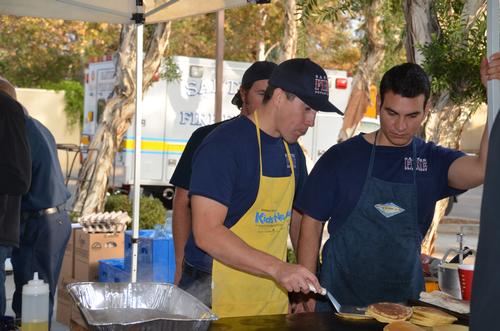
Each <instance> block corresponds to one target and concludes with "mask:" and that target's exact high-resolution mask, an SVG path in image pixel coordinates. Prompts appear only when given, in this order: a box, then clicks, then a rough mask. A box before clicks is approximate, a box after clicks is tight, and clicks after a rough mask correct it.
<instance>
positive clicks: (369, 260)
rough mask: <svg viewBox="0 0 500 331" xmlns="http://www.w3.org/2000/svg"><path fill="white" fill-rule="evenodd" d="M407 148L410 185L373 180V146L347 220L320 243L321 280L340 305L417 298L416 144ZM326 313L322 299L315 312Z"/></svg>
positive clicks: (326, 305)
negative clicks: (409, 165)
mask: <svg viewBox="0 0 500 331" xmlns="http://www.w3.org/2000/svg"><path fill="white" fill-rule="evenodd" d="M377 134H378V132H377ZM376 141H377V135H376V136H375V142H376ZM412 147H413V159H412V162H413V183H410V184H406V183H404V184H403V183H392V182H387V181H383V180H380V179H378V178H375V177H373V176H372V172H373V164H374V160H375V149H376V146H375V144H373V147H372V150H371V155H370V163H369V166H368V172H367V176H366V182H365V184H364V187H363V190H362V193H361V197H360V199H359V201H358V203H357V205H356V207H355V208H354V210H353V211H352V213H351V214H350V215H349V217H348V219H347V220H346V222H345V223H344V224H343V225H342V226H341V227H340V229H338V231H337V232H336V233H334V235H333V236H332V237H331V238H330V239H329V240H328V241H327V242H326V244H325V247H324V249H323V264H322V267H321V273H320V282H321V285H322V286H323V287H326V288H327V289H328V290H330V292H332V294H333V295H334V296H335V297H336V298H337V300H338V301H339V302H340V304H345V305H362V306H366V305H368V304H371V303H375V302H381V301H390V302H406V301H407V300H408V299H416V298H418V297H419V294H420V292H421V291H422V290H423V289H424V278H423V274H422V268H421V265H420V258H419V257H420V249H421V241H422V236H421V234H420V231H419V228H418V222H417V185H416V164H417V162H416V146H415V140H413V143H412ZM331 310H332V307H331V306H330V305H329V303H328V302H326V301H318V302H317V304H316V311H331Z"/></svg>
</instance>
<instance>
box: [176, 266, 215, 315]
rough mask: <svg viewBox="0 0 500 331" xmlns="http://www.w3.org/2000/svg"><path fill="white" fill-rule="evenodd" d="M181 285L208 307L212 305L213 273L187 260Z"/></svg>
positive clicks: (183, 268) (183, 267)
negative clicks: (202, 269) (200, 268)
mask: <svg viewBox="0 0 500 331" xmlns="http://www.w3.org/2000/svg"><path fill="white" fill-rule="evenodd" d="M179 287H180V288H181V289H183V290H184V291H186V292H188V293H189V294H191V295H192V296H194V297H195V298H197V299H198V300H200V301H201V302H203V303H204V304H205V305H206V306H207V307H209V308H210V307H212V275H211V274H209V273H206V272H204V271H201V270H199V269H197V268H196V267H193V266H192V265H190V264H189V263H187V262H185V261H184V263H183V265H182V276H181V280H180V281H179Z"/></svg>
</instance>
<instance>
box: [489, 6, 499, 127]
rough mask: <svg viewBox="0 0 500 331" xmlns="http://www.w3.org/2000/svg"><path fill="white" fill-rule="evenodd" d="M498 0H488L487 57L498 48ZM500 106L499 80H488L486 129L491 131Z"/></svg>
mask: <svg viewBox="0 0 500 331" xmlns="http://www.w3.org/2000/svg"><path fill="white" fill-rule="evenodd" d="M498 2H499V0H488V19H487V21H488V57H490V56H491V55H492V54H493V53H496V52H498V51H499V50H500V33H499V24H498V17H499V14H500V11H499V3H498ZM499 108H500V80H498V79H495V80H490V81H488V131H489V132H491V129H492V127H493V122H494V121H495V118H496V116H497V114H498V112H499Z"/></svg>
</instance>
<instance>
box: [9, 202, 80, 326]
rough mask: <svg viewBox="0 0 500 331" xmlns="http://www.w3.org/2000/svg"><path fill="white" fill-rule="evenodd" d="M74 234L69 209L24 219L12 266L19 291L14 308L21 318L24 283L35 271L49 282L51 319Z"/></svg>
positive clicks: (13, 253)
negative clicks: (66, 251) (61, 273)
mask: <svg viewBox="0 0 500 331" xmlns="http://www.w3.org/2000/svg"><path fill="white" fill-rule="evenodd" d="M70 235H71V222H70V220H69V218H68V214H67V213H66V212H60V213H55V214H52V215H44V216H39V217H35V218H29V219H25V220H22V221H21V236H20V241H19V248H15V249H13V250H12V258H11V260H12V268H13V270H14V282H15V283H16V290H15V292H14V297H13V300H12V310H14V312H15V313H16V317H17V318H21V307H22V289H23V285H24V284H26V283H27V282H28V281H29V280H31V279H33V273H34V272H35V271H37V272H38V277H39V278H40V279H43V280H44V281H45V282H46V283H48V284H49V289H50V293H49V321H50V320H52V311H53V306H54V296H55V293H56V289H57V281H58V279H59V272H60V271H61V265H62V260H63V258H64V251H65V249H66V244H67V243H68V240H69V237H70Z"/></svg>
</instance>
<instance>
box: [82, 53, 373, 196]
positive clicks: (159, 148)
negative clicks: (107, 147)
mask: <svg viewBox="0 0 500 331" xmlns="http://www.w3.org/2000/svg"><path fill="white" fill-rule="evenodd" d="M173 62H174V63H175V64H176V66H177V68H178V70H179V73H180V79H178V80H174V81H167V80H165V79H159V80H158V81H156V82H154V83H153V84H152V85H151V87H150V88H149V89H148V90H147V92H146V93H145V95H144V106H143V118H142V126H143V127H142V135H143V137H142V164H141V187H142V188H143V189H144V192H145V193H150V194H153V195H154V196H157V197H159V198H160V199H162V201H163V202H164V203H165V204H166V205H167V206H168V205H169V204H170V201H169V200H170V199H171V198H172V194H173V188H172V186H171V185H170V183H169V182H170V178H171V176H172V174H173V172H174V170H175V167H176V165H177V163H178V161H179V158H180V156H181V154H182V151H183V150H184V147H185V145H186V143H187V141H188V139H189V137H190V136H191V134H192V133H193V132H194V130H196V129H197V128H199V127H201V126H204V125H207V124H211V123H214V112H215V110H214V109H215V60H212V59H203V58H193V57H184V56H175V57H173ZM250 65H251V63H247V62H234V61H224V67H223V100H222V119H223V120H224V119H228V118H231V117H234V116H237V115H238V114H239V110H238V109H237V107H236V106H234V105H233V104H231V99H232V98H233V96H234V94H236V92H237V91H238V88H239V86H240V82H241V78H242V76H243V73H244V72H245V70H246V69H247V68H248V67H249V66H250ZM114 71H115V68H114V64H113V61H112V59H111V58H106V59H104V61H99V62H93V63H89V65H88V68H87V70H86V73H85V78H86V79H85V101H84V124H83V130H82V145H83V146H84V147H85V146H86V145H87V146H88V144H89V143H90V141H91V140H92V138H93V136H94V134H95V132H96V129H97V125H98V123H99V119H100V117H101V114H102V111H103V109H104V105H105V103H106V100H107V99H108V98H109V96H110V94H111V91H112V89H113V85H114V79H115V75H114V74H115V72H114ZM326 72H327V75H328V78H329V81H330V100H331V102H332V103H333V104H335V105H336V106H337V107H338V108H339V109H340V110H344V109H345V107H346V105H347V100H348V97H349V93H350V90H351V78H350V77H348V76H347V73H346V72H345V71H340V70H326ZM365 122H366V121H365ZM132 123H134V121H132ZM368 124H369V123H368ZM341 126H342V117H341V116H339V115H337V114H329V113H322V112H319V113H318V114H317V117H316V126H315V127H314V128H311V129H310V130H309V131H308V133H307V135H306V136H304V137H303V140H302V142H303V145H304V150H305V152H306V155H308V156H309V157H310V158H311V160H312V163H314V162H315V161H316V160H317V159H318V158H319V156H321V154H322V153H323V152H324V151H326V150H327V149H328V148H329V147H330V146H332V145H333V144H335V143H336V142H337V136H338V132H339V130H340V128H341ZM133 155H134V127H133V124H132V125H131V126H130V128H129V129H128V131H127V133H126V135H125V137H124V140H123V144H122V148H121V149H120V150H119V152H118V153H117V155H116V159H115V164H114V169H115V171H114V175H113V176H112V178H110V184H111V185H113V186H114V187H122V186H125V187H126V188H127V186H129V185H130V184H131V183H132V182H133V173H134V164H133Z"/></svg>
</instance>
